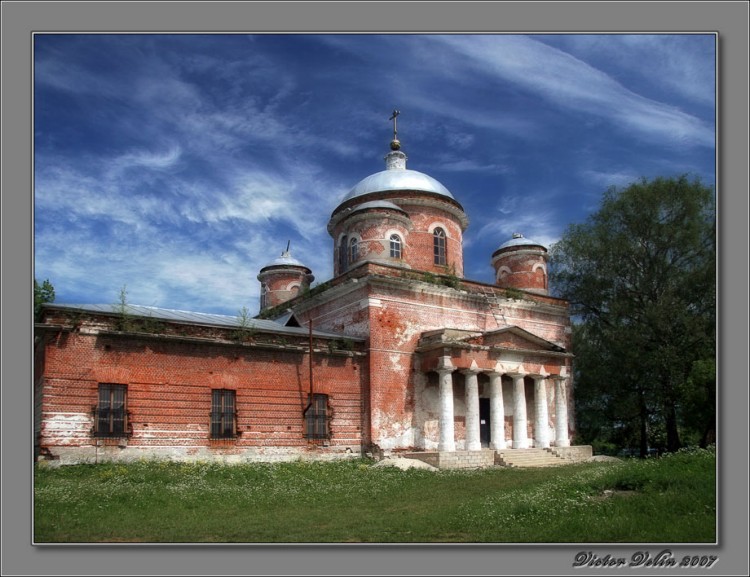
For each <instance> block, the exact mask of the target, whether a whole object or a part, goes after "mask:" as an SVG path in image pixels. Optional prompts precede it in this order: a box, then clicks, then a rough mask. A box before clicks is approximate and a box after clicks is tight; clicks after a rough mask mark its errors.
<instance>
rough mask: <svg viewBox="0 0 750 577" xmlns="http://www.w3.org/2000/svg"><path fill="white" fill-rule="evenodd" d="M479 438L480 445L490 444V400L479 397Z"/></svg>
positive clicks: (486, 445)
mask: <svg viewBox="0 0 750 577" xmlns="http://www.w3.org/2000/svg"><path fill="white" fill-rule="evenodd" d="M479 440H480V441H481V443H482V447H489V446H490V400H489V399H479Z"/></svg>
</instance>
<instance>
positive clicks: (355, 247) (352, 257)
mask: <svg viewBox="0 0 750 577" xmlns="http://www.w3.org/2000/svg"><path fill="white" fill-rule="evenodd" d="M358 258H359V242H358V241H357V239H356V238H353V239H351V240H350V241H349V263H353V262H356V261H357V259H358Z"/></svg>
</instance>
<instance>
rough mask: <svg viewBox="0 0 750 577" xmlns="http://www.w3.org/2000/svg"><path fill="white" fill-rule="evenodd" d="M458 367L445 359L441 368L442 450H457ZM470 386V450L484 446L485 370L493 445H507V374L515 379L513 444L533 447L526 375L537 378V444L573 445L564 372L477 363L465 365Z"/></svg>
mask: <svg viewBox="0 0 750 577" xmlns="http://www.w3.org/2000/svg"><path fill="white" fill-rule="evenodd" d="M446 360H447V359H446ZM456 370H457V369H456V368H455V367H452V366H450V363H449V362H443V363H441V366H440V367H439V368H438V369H437V373H438V375H439V388H440V417H439V425H440V438H439V442H438V450H439V451H455V450H456V441H455V430H454V426H453V415H454V411H453V373H454V372H456ZM460 372H461V373H462V374H463V375H464V380H465V384H466V386H465V390H466V393H465V395H466V398H465V401H466V450H468V451H478V450H480V449H481V448H482V443H481V440H480V420H479V378H478V377H479V374H480V373H485V374H486V375H487V376H488V377H489V379H490V382H489V398H490V449H495V450H497V449H504V448H506V447H507V439H506V438H505V406H504V400H503V381H502V379H503V375H507V376H508V377H510V378H511V379H512V381H513V385H512V386H513V389H512V390H513V439H512V448H514V449H526V448H528V447H529V439H528V434H527V426H528V419H527V416H526V387H525V384H524V377H531V378H532V379H533V380H534V407H535V420H534V421H535V422H534V446H536V447H549V446H550V444H551V442H554V444H555V446H556V447H568V446H570V439H569V438H568V402H567V390H566V381H567V378H566V377H564V376H560V375H548V374H544V373H541V374H533V373H526V372H525V371H524V369H523V366H519V367H515V368H514V369H512V370H492V371H487V370H482V369H479V368H476V367H472V368H470V369H463V370H460ZM548 379H551V380H552V381H554V383H555V438H554V439H550V438H549V431H548V429H549V425H548V423H549V412H548V408H547V387H546V381H547V380H548Z"/></svg>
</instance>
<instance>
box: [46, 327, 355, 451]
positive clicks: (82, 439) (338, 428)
mask: <svg viewBox="0 0 750 577" xmlns="http://www.w3.org/2000/svg"><path fill="white" fill-rule="evenodd" d="M47 338H48V342H47V345H46V358H45V365H44V378H43V387H42V390H41V392H42V393H43V395H41V396H40V395H37V399H40V398H41V402H40V403H39V406H38V411H37V414H38V417H37V419H38V421H39V423H40V442H41V445H42V447H44V448H45V449H46V450H49V451H51V453H52V454H55V455H58V456H61V457H63V458H67V457H70V458H72V459H74V460H80V458H81V456H82V455H85V456H87V457H91V456H92V454H93V453H94V452H95V451H98V450H99V449H98V448H97V444H98V445H105V446H107V445H109V446H112V445H116V447H113V448H112V449H108V450H114V451H115V453H114V454H115V455H116V456H118V457H120V458H125V457H127V456H135V455H137V456H149V455H153V456H158V455H166V456H174V457H177V458H184V457H189V456H190V455H193V456H196V455H201V458H214V457H216V458H225V457H226V456H229V455H234V456H236V457H237V458H253V457H254V456H261V455H263V454H271V455H273V454H275V455H277V456H278V455H282V456H283V455H287V456H294V455H299V454H305V453H308V452H310V451H314V452H316V453H340V454H359V453H360V452H361V448H362V447H361V445H362V439H363V436H362V428H363V392H364V390H366V384H367V371H366V369H365V367H364V363H363V357H362V356H361V355H359V354H356V353H353V352H348V351H341V352H330V351H328V350H327V349H325V350H319V351H317V352H315V353H314V355H313V389H314V392H315V393H324V394H327V395H329V402H330V409H331V412H332V418H331V422H330V431H331V438H330V440H327V441H325V442H324V443H323V442H316V443H315V444H312V445H311V443H310V442H309V441H308V440H307V439H306V438H305V437H304V422H303V417H302V412H303V410H304V408H305V407H306V405H307V403H308V398H309V393H310V380H309V356H308V354H307V352H306V351H305V350H300V349H301V347H297V348H290V347H291V346H292V345H276V346H275V348H274V347H271V346H270V345H236V344H230V343H212V342H198V341H195V340H181V339H174V338H173V339H169V338H155V337H149V336H143V335H124V334H85V333H82V332H60V333H57V334H53V335H50V336H49V337H47ZM363 369H365V370H363ZM100 383H113V384H124V385H127V405H128V410H129V412H130V417H129V422H130V425H131V427H132V435H131V436H130V437H129V438H127V439H124V440H123V439H121V440H110V439H107V440H106V441H102V440H101V439H100V440H99V442H98V443H97V439H96V438H95V437H94V436H93V435H92V427H93V425H94V420H93V415H92V408H93V407H94V406H95V405H96V404H97V391H98V386H99V384H100ZM212 389H231V390H234V391H236V393H235V394H236V409H237V433H238V434H237V438H236V439H230V440H221V441H212V440H210V439H209V413H210V410H211V390H212ZM123 446H125V447H126V449H123V448H122V447H123ZM92 449H93V451H92ZM66 456H67V457H66ZM103 456H105V453H101V454H100V455H99V457H103ZM111 456H112V455H110V457H111ZM87 460H89V459H87Z"/></svg>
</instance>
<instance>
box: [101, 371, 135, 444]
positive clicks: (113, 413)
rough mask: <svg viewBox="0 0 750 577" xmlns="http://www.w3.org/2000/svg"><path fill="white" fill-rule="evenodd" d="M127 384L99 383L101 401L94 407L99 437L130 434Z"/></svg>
mask: <svg viewBox="0 0 750 577" xmlns="http://www.w3.org/2000/svg"><path fill="white" fill-rule="evenodd" d="M127 393H128V390H127V385H112V384H100V385H99V401H98V403H97V405H96V407H95V408H94V413H95V419H94V423H95V424H94V434H95V436H97V437H124V436H126V435H127V434H128V413H127Z"/></svg>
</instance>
